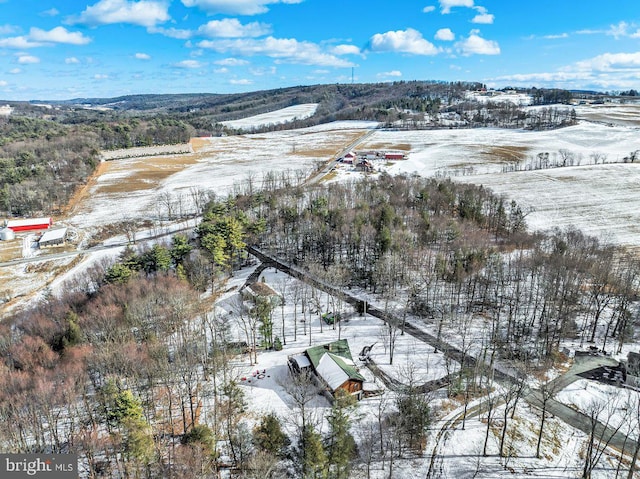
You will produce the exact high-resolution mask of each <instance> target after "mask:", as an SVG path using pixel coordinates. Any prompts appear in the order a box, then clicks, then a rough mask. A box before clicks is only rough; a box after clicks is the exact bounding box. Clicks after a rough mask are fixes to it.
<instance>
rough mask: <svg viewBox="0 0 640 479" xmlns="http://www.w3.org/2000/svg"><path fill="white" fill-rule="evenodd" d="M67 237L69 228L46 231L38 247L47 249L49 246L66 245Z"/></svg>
mask: <svg viewBox="0 0 640 479" xmlns="http://www.w3.org/2000/svg"><path fill="white" fill-rule="evenodd" d="M66 236H67V228H57V229H55V230H49V231H45V232H44V233H43V235H42V236H41V237H40V240H39V241H38V246H39V247H40V248H46V247H47V246H56V245H61V244H64V240H65V238H66Z"/></svg>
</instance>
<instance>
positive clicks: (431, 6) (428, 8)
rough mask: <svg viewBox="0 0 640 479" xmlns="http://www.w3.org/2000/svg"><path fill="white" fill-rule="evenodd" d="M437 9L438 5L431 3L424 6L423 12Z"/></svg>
mask: <svg viewBox="0 0 640 479" xmlns="http://www.w3.org/2000/svg"><path fill="white" fill-rule="evenodd" d="M435 9H436V7H434V6H433V5H429V6H428V7H424V8H423V9H422V12H423V13H431V12H433V11H434V10H435Z"/></svg>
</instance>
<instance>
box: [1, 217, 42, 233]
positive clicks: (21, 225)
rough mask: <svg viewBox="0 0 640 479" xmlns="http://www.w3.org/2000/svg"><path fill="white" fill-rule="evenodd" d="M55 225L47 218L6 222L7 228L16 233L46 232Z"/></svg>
mask: <svg viewBox="0 0 640 479" xmlns="http://www.w3.org/2000/svg"><path fill="white" fill-rule="evenodd" d="M52 224H53V220H52V219H51V217H47V218H24V219H19V220H7V221H5V227H7V228H9V229H11V230H12V231H13V232H14V233H15V232H17V231H36V230H46V229H49V227H50V226H51V225H52Z"/></svg>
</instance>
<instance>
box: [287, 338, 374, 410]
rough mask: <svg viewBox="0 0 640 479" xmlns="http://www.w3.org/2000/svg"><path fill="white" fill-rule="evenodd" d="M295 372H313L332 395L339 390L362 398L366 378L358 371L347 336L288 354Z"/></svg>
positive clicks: (291, 368)
mask: <svg viewBox="0 0 640 479" xmlns="http://www.w3.org/2000/svg"><path fill="white" fill-rule="evenodd" d="M289 369H290V370H291V372H293V373H299V372H301V371H310V372H313V373H314V375H315V376H316V377H317V378H318V380H319V382H320V384H321V385H322V386H323V387H324V388H325V390H326V391H327V392H328V393H330V394H331V395H332V396H335V395H336V393H337V392H338V391H339V390H342V391H344V392H346V393H347V394H350V395H352V396H355V397H356V398H357V399H362V395H363V384H364V381H365V379H364V377H363V376H361V375H360V373H358V370H357V369H356V366H355V363H354V362H353V359H352V357H351V350H350V349H349V343H348V342H347V340H346V339H340V340H338V341H334V342H332V343H329V344H324V345H322V346H315V347H313V348H309V349H307V350H306V351H305V352H304V353H302V354H297V355H293V356H290V357H289Z"/></svg>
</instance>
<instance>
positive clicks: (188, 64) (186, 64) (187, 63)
mask: <svg viewBox="0 0 640 479" xmlns="http://www.w3.org/2000/svg"><path fill="white" fill-rule="evenodd" d="M173 66H174V67H176V68H202V67H203V66H204V63H202V62H199V61H198V60H182V61H181V62H178V63H174V64H173Z"/></svg>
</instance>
